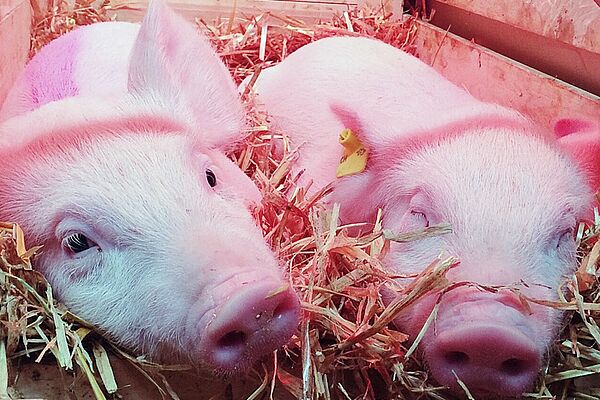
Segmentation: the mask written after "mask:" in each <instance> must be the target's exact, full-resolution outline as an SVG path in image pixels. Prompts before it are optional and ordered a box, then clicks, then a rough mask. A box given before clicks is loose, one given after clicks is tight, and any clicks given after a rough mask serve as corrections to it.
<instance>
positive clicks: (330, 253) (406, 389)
mask: <svg viewBox="0 0 600 400" xmlns="http://www.w3.org/2000/svg"><path fill="white" fill-rule="evenodd" d="M106 9H107V4H106V2H96V3H93V2H90V1H88V0H79V1H77V2H76V3H75V4H73V5H70V6H69V5H68V4H67V3H60V4H59V5H57V6H55V7H53V8H52V9H51V10H50V13H49V16H47V17H45V18H43V19H41V20H40V21H38V23H37V25H36V30H35V32H34V33H35V34H34V38H33V39H32V53H34V52H35V51H36V49H38V48H39V47H40V46H41V45H43V44H45V43H46V42H47V41H49V40H50V39H52V38H54V37H56V36H58V35H59V34H61V33H64V32H66V31H68V30H70V29H72V28H73V27H74V26H77V25H82V24H85V23H90V22H95V21H98V20H105V19H108V17H107V13H106ZM265 21H268V22H269V23H271V22H273V23H277V26H269V27H268V29H267V28H265V26H266V25H263V24H264V22H265ZM197 22H198V24H199V25H200V26H201V27H202V28H203V29H205V30H207V31H209V32H210V34H211V36H212V40H213V42H214V43H215V45H216V47H217V48H218V49H219V51H220V53H221V54H222V55H223V57H224V59H225V60H226V62H227V64H228V65H229V67H230V70H231V71H232V74H233V76H234V77H235V79H236V80H237V81H238V82H239V81H241V80H242V79H243V78H245V77H246V76H248V75H251V74H256V73H258V72H259V71H260V70H261V69H262V68H264V67H268V66H270V65H274V64H275V63H277V62H279V61H280V60H281V59H282V58H284V57H285V56H286V55H287V54H289V53H291V52H292V51H294V50H295V49H297V48H299V47H301V46H302V45H304V44H307V43H309V42H311V41H313V40H316V39H319V38H322V37H325V36H330V35H342V34H343V35H357V34H360V35H368V36H374V37H378V38H380V39H382V40H384V41H386V42H388V43H391V44H393V45H395V46H397V47H401V48H404V49H407V50H408V51H413V50H414V48H413V44H412V42H413V39H414V33H415V29H416V28H415V25H414V24H413V23H412V21H411V20H410V19H408V20H407V21H405V22H403V23H400V22H394V21H393V20H391V19H390V18H389V16H385V15H381V13H380V12H377V11H375V12H371V11H353V12H349V13H345V15H343V16H341V17H334V18H333V19H332V20H331V21H328V22H326V23H322V24H317V25H313V26H307V25H305V24H303V23H302V22H301V21H295V20H292V19H290V18H286V17H281V16H275V15H271V14H263V15H260V16H257V17H253V18H251V19H248V20H242V21H240V22H237V23H236V24H229V23H227V22H226V21H225V22H216V23H214V24H207V23H206V22H204V21H200V20H198V21H197ZM261 32H262V34H261ZM264 32H266V34H265V33H264ZM246 97H248V96H246ZM246 101H247V104H248V108H249V110H250V111H251V112H250V113H249V114H250V117H249V118H250V120H249V126H250V128H249V131H248V136H247V138H246V140H245V142H244V143H243V145H242V146H241V147H240V148H239V149H237V151H235V152H234V153H233V154H232V157H233V158H234V159H235V160H236V161H237V162H238V163H239V165H240V166H241V168H242V169H243V170H245V171H246V172H247V173H248V174H249V175H250V176H251V177H252V179H253V180H254V181H255V182H256V183H257V185H258V186H259V187H260V188H261V190H262V192H263V194H264V202H263V205H262V207H260V208H259V209H257V210H256V212H255V215H256V218H257V221H259V224H260V225H261V227H262V228H263V231H264V233H265V236H266V238H267V240H268V241H269V243H270V244H271V245H272V247H273V248H274V249H275V250H276V251H277V252H278V253H279V254H280V257H281V259H282V260H283V261H284V262H285V263H286V266H287V269H288V272H289V277H290V278H289V279H290V281H291V283H292V284H293V286H294V287H295V288H296V290H297V291H298V292H299V293H300V295H301V298H302V306H303V309H304V310H305V312H304V318H303V321H302V324H301V327H300V330H299V333H298V335H297V336H295V337H294V338H293V340H292V342H291V343H290V344H289V345H288V346H287V348H286V349H284V350H281V351H278V352H277V353H276V354H275V357H274V358H273V360H270V361H267V362H265V364H263V365H262V366H257V370H256V371H255V372H253V374H255V375H257V376H260V377H261V381H260V383H259V384H257V386H256V389H255V390H253V392H251V393H249V394H248V397H247V398H249V399H257V398H276V395H274V394H273V393H274V389H275V388H276V387H277V388H280V389H282V388H283V389H284V390H285V391H287V392H289V393H290V394H291V395H292V396H293V397H296V398H310V399H375V398H386V397H391V398H405V397H409V398H410V397H420V398H421V397H423V398H434V399H450V398H452V397H451V395H449V394H448V393H447V392H445V391H444V389H443V388H440V387H438V386H437V385H436V384H435V382H431V381H430V380H429V379H428V375H427V372H426V371H425V370H424V369H423V366H422V365H420V364H419V361H418V359H417V358H414V357H413V352H414V349H415V347H416V346H415V345H413V346H411V347H410V348H407V347H406V346H407V345H408V343H407V341H406V340H407V336H406V335H404V334H403V333H401V332H398V331H397V330H396V329H395V328H394V327H392V326H390V325H389V322H390V321H391V320H392V319H393V317H394V316H395V315H396V314H397V313H398V312H400V311H401V310H402V309H403V308H405V307H407V306H408V305H410V304H411V303H413V302H414V301H416V300H418V299H419V298H420V297H421V296H423V295H425V294H427V293H428V292H430V291H431V290H439V291H445V290H450V289H452V287H453V286H450V285H449V284H448V282H447V281H446V280H445V278H444V273H445V271H447V270H448V269H449V268H451V267H453V266H454V265H455V264H456V260H454V259H452V258H447V259H438V260H433V262H432V263H431V265H429V266H428V267H427V268H425V269H424V271H423V272H422V273H421V274H420V275H419V276H418V277H416V279H415V280H414V281H413V283H412V284H410V285H409V286H407V287H399V286H397V285H396V284H394V281H393V280H392V277H390V276H388V274H387V273H386V272H385V270H384V268H383V267H382V265H381V258H382V256H383V255H385V253H386V252H387V250H388V247H389V242H390V241H392V240H396V241H408V240H419V239H420V238H422V237H425V236H429V235H439V234H444V233H446V232H447V231H448V227H446V226H441V227H432V228H429V229H427V230H425V231H422V232H414V233H407V234H403V235H392V234H391V233H390V232H385V231H382V229H381V224H380V221H379V219H378V220H377V221H375V224H374V228H373V230H372V232H370V233H367V234H365V235H363V236H361V237H358V238H356V237H351V236H349V235H347V233H346V232H347V230H346V228H347V227H343V226H338V225H337V216H338V213H339V208H337V207H334V208H333V210H329V211H328V210H325V209H324V208H323V207H322V206H321V203H320V202H319V200H320V199H321V198H322V196H324V195H325V194H326V193H327V190H324V191H322V192H321V193H318V194H317V195H315V196H313V197H307V196H306V195H305V189H303V188H299V187H297V186H296V180H297V177H295V176H292V174H291V173H290V165H291V164H292V163H293V160H294V154H293V153H291V152H290V151H289V146H287V145H284V146H283V147H284V151H283V154H282V155H279V156H278V155H277V154H276V153H275V151H274V146H273V140H274V139H275V138H277V139H283V141H284V143H287V141H286V138H285V136H283V135H282V133H279V132H272V131H270V130H269V127H268V124H267V122H266V118H265V115H264V114H262V113H260V112H259V111H257V110H255V109H254V108H253V107H252V99H251V98H246ZM365 226H366V225H365ZM599 227H600V218H596V224H595V226H592V227H585V226H582V227H581V228H580V231H579V234H578V238H579V240H580V243H581V245H580V255H581V260H582V263H581V267H580V269H579V270H578V273H577V275H576V277H575V278H574V280H573V281H569V282H566V283H565V294H564V298H563V299H562V301H561V302H560V303H553V304H549V306H553V307H559V308H562V309H566V310H569V311H568V316H569V324H568V326H567V328H566V329H565V331H564V332H563V334H562V335H561V338H560V339H559V340H557V341H556V344H555V345H554V346H553V348H552V349H551V351H550V357H549V360H550V362H549V365H548V366H547V368H546V370H545V373H544V376H543V377H542V378H541V379H540V382H539V385H538V390H537V391H536V392H535V393H531V394H529V395H528V397H532V398H539V399H545V398H552V396H556V398H558V399H566V398H578V399H589V398H597V397H598V396H600V390H599V389H595V388H594V387H593V386H594V385H593V384H590V383H589V382H588V381H586V380H587V379H589V377H590V376H593V375H595V374H597V373H598V372H600V347H599V345H598V343H600V330H599V329H598V325H597V321H598V320H599V315H598V312H599V311H600V306H599V305H598V302H599V301H598V299H599V298H600V287H599V286H598V281H597V276H598V271H597V265H598V258H599V255H600V241H598V235H599V231H600V228H599ZM22 238H23V234H22V232H21V231H20V229H19V228H18V226H16V225H12V224H3V225H1V226H0V297H1V302H0V321H1V322H2V325H1V331H0V332H1V333H0V337H1V338H2V339H1V340H0V397H2V396H10V395H12V396H15V392H14V389H13V388H12V384H13V381H14V376H15V372H16V370H15V368H14V366H15V363H16V361H18V360H23V359H28V360H30V361H39V360H40V359H42V357H46V356H47V355H48V353H52V355H53V357H54V360H56V364H57V366H58V368H59V369H60V370H63V369H64V370H70V369H74V370H75V372H74V373H75V374H76V375H78V376H80V377H83V378H84V379H87V381H88V382H89V386H90V387H91V388H92V390H93V393H94V396H95V398H97V399H104V398H107V397H110V396H111V394H112V393H115V392H116V393H118V390H117V389H118V386H117V383H116V382H115V378H114V374H113V372H112V368H111V364H110V359H109V357H108V354H109V353H110V354H113V355H117V356H118V357H120V358H121V359H124V360H125V361H126V362H127V363H129V364H130V365H131V366H132V368H133V369H135V370H137V371H139V372H140V373H141V374H142V375H143V376H145V377H146V378H148V380H149V382H151V383H152V384H153V385H154V386H155V387H156V390H157V392H158V393H159V395H160V397H161V398H171V399H178V396H177V394H176V391H177V390H176V388H173V387H171V385H170V384H169V381H168V379H167V378H166V377H165V373H166V372H168V371H169V370H171V371H173V370H174V371H181V370H184V369H187V368H188V367H186V366H161V365H156V364H152V363H149V362H146V361H144V360H141V359H138V358H136V357H134V356H133V355H130V354H128V353H127V352H126V351H124V350H122V349H119V348H118V347H116V346H114V345H112V344H111V343H110V342H109V341H107V340H105V339H103V338H102V337H101V336H99V335H98V333H97V332H95V331H94V328H93V326H90V325H89V324H87V323H86V322H85V321H81V320H80V319H78V318H77V317H76V316H74V315H73V314H71V313H69V311H68V310H66V309H65V308H64V307H63V306H62V305H60V304H59V303H57V302H56V301H55V300H54V299H53V297H52V290H51V288H50V286H49V285H48V283H47V282H46V280H45V279H44V277H43V276H41V275H40V274H39V273H38V272H36V271H35V270H33V269H32V268H31V262H30V258H31V256H32V255H33V253H35V251H36V250H37V249H36V248H32V249H30V250H26V248H25V246H24V243H23V240H22ZM386 283H388V284H390V285H391V286H392V287H394V288H395V290H397V291H398V292H399V294H400V296H399V298H398V300H397V301H396V302H394V303H393V304H390V305H389V306H388V307H387V308H386V307H385V306H384V305H383V304H382V301H381V299H380V297H379V294H378V292H379V288H380V287H381V286H382V285H384V284H386ZM463 284H469V283H463ZM483 289H485V290H498V288H483ZM524 301H535V300H534V299H524ZM435 310H437V308H435V309H434V313H432V315H431V317H430V319H429V320H428V323H430V322H431V320H432V319H433V318H434V316H435ZM428 323H427V324H428ZM427 324H426V325H427ZM417 341H418V340H417ZM75 365H77V366H78V367H76V366H75ZM9 372H10V373H9ZM65 390H66V389H65ZM274 396H275V397H274Z"/></svg>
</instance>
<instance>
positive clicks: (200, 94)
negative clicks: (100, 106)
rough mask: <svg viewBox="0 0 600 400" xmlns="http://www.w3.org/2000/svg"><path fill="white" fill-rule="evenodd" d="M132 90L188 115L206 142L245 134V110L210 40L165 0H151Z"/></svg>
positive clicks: (135, 50)
mask: <svg viewBox="0 0 600 400" xmlns="http://www.w3.org/2000/svg"><path fill="white" fill-rule="evenodd" d="M128 87H129V91H130V93H132V94H133V95H134V96H135V97H138V98H140V99H141V101H143V102H150V103H159V104H161V105H163V106H165V108H166V109H170V110H173V109H174V111H175V112H176V113H179V114H181V115H183V117H184V118H186V120H187V122H189V123H190V126H191V127H192V128H193V129H194V131H195V132H197V133H198V135H199V139H200V140H201V141H202V142H203V144H205V145H209V146H224V145H227V144H230V143H231V142H232V141H235V140H237V139H239V138H240V131H241V129H242V128H243V126H244V111H243V107H242V105H241V102H240V98H239V95H238V92H237V89H236V86H235V84H234V82H233V79H232V78H231V76H230V74H229V72H228V70H227V68H226V67H225V65H224V64H223V63H222V62H221V60H220V59H219V56H218V55H217V54H216V52H215V51H214V49H213V48H212V47H211V45H210V43H209V42H208V40H207V39H206V38H205V37H204V36H203V35H201V34H200V33H199V32H198V31H197V30H196V28H195V27H194V26H193V25H191V24H190V23H188V22H187V21H185V20H183V19H182V18H181V17H179V16H177V15H175V14H174V13H173V11H171V10H170V9H169V7H167V6H166V4H164V2H163V1H161V0H151V1H150V4H149V6H148V12H147V14H146V16H145V18H144V20H143V22H142V26H141V28H140V31H139V34H138V37H137V39H136V42H135V45H134V47H133V51H132V54H131V61H130V66H129V82H128Z"/></svg>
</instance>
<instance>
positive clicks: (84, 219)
mask: <svg viewBox="0 0 600 400" xmlns="http://www.w3.org/2000/svg"><path fill="white" fill-rule="evenodd" d="M138 31H139V32H140V34H139V35H138ZM192 39H193V40H192ZM65 49H68V50H69V51H71V52H68V54H65V53H64V52H65V51H66V50H65ZM113 50H114V51H113ZM131 55H133V56H131ZM61 57H65V58H70V59H65V60H62V61H60V62H59V65H63V66H65V65H68V66H71V67H72V68H71V67H70V69H69V68H66V67H65V68H59V69H58V70H57V71H61V72H65V71H66V74H65V76H63V77H61V78H59V77H53V76H50V75H51V74H52V73H53V72H56V71H55V70H53V68H55V67H56V65H57V64H56V62H58V61H57V60H61ZM199 60H200V61H199ZM61 63H62V64H61ZM86 71H88V73H89V74H90V75H87V76H86V75H85V72H86ZM99 71H102V72H99ZM95 72H99V73H100V75H93V73H95ZM98 79H104V81H103V82H101V83H99V82H97V80H98ZM91 81H94V83H91ZM74 83H75V86H73V85H74ZM45 84H48V87H45V86H44V85H45ZM38 86H40V87H38ZM34 94H35V95H34ZM40 94H43V95H40ZM2 112H3V114H2V115H3V117H0V118H4V119H5V120H4V122H3V123H2V124H1V125H0V150H1V151H2V169H3V174H2V176H1V177H0V180H1V181H2V182H0V200H1V201H2V204H3V207H2V208H1V209H0V219H2V220H7V221H17V222H19V224H21V226H22V227H23V228H24V231H25V232H27V235H28V237H27V240H28V242H29V243H42V244H43V245H44V248H43V251H42V252H41V253H40V255H39V256H38V257H36V267H37V268H39V269H40V270H41V271H43V272H44V273H45V274H46V276H47V278H48V280H49V282H50V283H51V285H52V287H53V289H54V291H55V293H56V295H57V297H58V298H59V299H60V300H61V301H62V302H64V303H65V304H66V305H67V306H69V307H70V308H71V310H72V311H74V312H75V313H76V314H78V315H80V316H81V317H83V318H85V319H87V320H88V321H90V322H92V323H94V324H96V325H97V326H98V327H100V329H102V330H104V331H105V332H106V333H107V334H108V335H110V336H111V337H113V338H114V340H116V341H117V342H119V343H121V344H122V345H124V346H127V347H129V348H131V349H132V350H134V351H136V352H138V353H140V354H145V355H148V356H149V357H150V358H151V359H153V360H156V361H161V362H167V363H172V362H191V363H193V364H195V365H197V366H203V367H206V368H208V369H210V370H212V371H215V372H217V373H220V374H225V375H228V374H233V373H238V372H243V371H245V370H247V369H248V368H249V367H250V366H251V365H252V364H253V363H254V362H256V361H257V360H259V359H261V358H263V357H264V356H265V355H268V354H270V353H272V352H273V351H274V350H276V349H277V348H279V347H280V346H282V345H284V344H285V343H286V342H287V341H288V340H289V339H290V337H291V335H292V334H293V333H294V332H295V331H296V329H297V324H298V320H299V314H300V308H299V300H298V297H297V295H296V293H295V292H294V291H293V290H292V289H291V287H290V284H289V281H288V280H287V279H286V278H284V276H283V272H282V270H281V266H280V265H279V262H278V260H277V259H276V258H275V256H274V254H273V253H272V251H271V250H270V249H269V248H268V246H267V244H266V242H265V241H264V239H263V237H262V234H261V232H260V230H259V228H258V227H257V226H256V223H255V221H254V220H253V218H252V216H251V213H250V211H249V210H248V208H252V207H255V206H256V204H257V203H259V202H260V200H261V195H260V192H259V190H258V189H257V188H256V186H255V185H254V184H253V183H252V182H251V181H250V179H249V178H248V177H247V176H246V175H245V174H244V173H243V172H242V171H241V170H240V169H239V168H238V167H237V166H236V165H235V164H234V163H233V162H231V161H230V160H229V159H228V158H227V157H226V156H225V153H224V151H225V150H226V149H227V148H228V146H230V145H231V144H232V143H233V142H234V141H235V140H238V139H239V137H240V135H241V132H242V130H243V127H244V126H243V118H244V113H243V108H242V105H241V103H240V101H239V98H238V95H237V92H236V88H235V86H234V84H233V82H232V80H231V78H230V77H229V75H228V72H227V70H226V68H225V66H224V65H223V64H222V63H221V61H220V60H219V58H218V57H217V55H216V54H215V53H214V51H213V49H212V48H211V47H210V45H209V44H208V43H207V41H206V39H204V38H203V37H200V36H198V35H197V33H196V32H195V29H194V28H193V27H192V26H191V25H189V24H187V23H186V22H184V21H183V20H182V19H180V18H179V17H177V16H176V15H174V14H173V13H172V12H171V11H170V10H169V9H168V8H166V6H165V5H163V4H161V3H159V2H151V4H150V7H149V11H148V14H147V16H146V18H145V20H144V22H143V23H142V25H141V27H139V26H136V25H133V24H125V23H103V24H96V25H92V26H89V27H86V28H81V29H78V30H77V31H74V32H73V33H70V34H67V35H65V36H63V37H61V38H60V39H59V40H57V41H55V42H52V43H51V44H50V45H48V46H47V47H46V48H45V49H44V50H43V51H42V52H40V53H39V55H38V56H37V57H36V58H35V59H34V60H33V61H32V62H31V63H30V64H29V65H28V66H27V67H26V70H25V72H24V74H23V76H22V77H21V79H20V80H19V82H18V83H17V84H16V86H15V87H14V89H13V92H12V93H11V95H10V96H9V100H8V101H7V102H6V104H5V106H4V108H3V111H2ZM9 117H10V118H9ZM74 235H76V236H77V237H79V238H80V237H83V238H84V239H80V241H81V240H85V241H86V242H87V245H85V246H84V247H83V248H78V247H73V246H74V245H73V244H72V238H73V237H74Z"/></svg>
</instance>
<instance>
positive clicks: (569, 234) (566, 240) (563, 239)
mask: <svg viewBox="0 0 600 400" xmlns="http://www.w3.org/2000/svg"><path fill="white" fill-rule="evenodd" d="M574 240H575V233H574V230H573V229H567V230H566V231H563V232H561V234H560V236H559V238H558V241H557V242H556V248H557V249H560V248H561V247H564V246H566V245H569V244H572V243H574Z"/></svg>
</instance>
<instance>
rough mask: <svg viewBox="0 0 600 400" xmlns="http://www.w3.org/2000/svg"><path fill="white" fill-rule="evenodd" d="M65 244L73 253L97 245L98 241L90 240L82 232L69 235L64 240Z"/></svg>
mask: <svg viewBox="0 0 600 400" xmlns="http://www.w3.org/2000/svg"><path fill="white" fill-rule="evenodd" d="M63 246H64V247H66V248H67V249H69V250H71V251H72V252H73V253H81V252H82V251H85V250H87V249H90V248H92V247H96V246H97V245H96V243H94V242H92V241H91V240H89V239H88V238H87V237H86V236H85V235H83V234H81V233H74V234H72V235H69V236H67V237H66V238H65V239H64V240H63Z"/></svg>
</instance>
